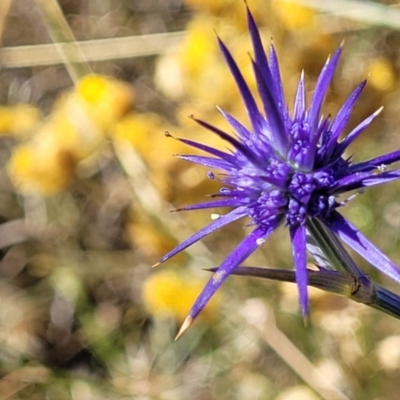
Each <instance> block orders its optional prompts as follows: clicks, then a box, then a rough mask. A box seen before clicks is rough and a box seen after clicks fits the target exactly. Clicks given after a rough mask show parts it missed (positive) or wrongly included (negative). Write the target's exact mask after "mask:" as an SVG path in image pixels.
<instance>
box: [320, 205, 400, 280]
mask: <svg viewBox="0 0 400 400" xmlns="http://www.w3.org/2000/svg"><path fill="white" fill-rule="evenodd" d="M325 223H326V224H327V225H328V227H329V228H330V229H331V230H332V231H333V232H334V233H336V235H338V237H339V238H340V239H341V240H343V242H345V243H346V244H347V245H348V246H349V247H351V248H352V249H353V250H354V251H355V252H357V253H358V254H359V255H360V256H361V257H363V258H364V259H365V260H367V261H368V262H369V263H370V264H371V265H372V266H373V267H375V268H376V269H378V270H379V271H381V272H383V273H384V274H386V275H387V276H389V277H390V278H392V279H394V280H395V281H397V282H400V269H399V267H398V266H397V265H396V264H395V263H394V262H393V261H391V260H390V259H389V258H388V257H387V256H386V255H385V254H383V253H382V252H381V251H380V250H379V249H378V248H377V247H376V246H375V245H373V244H372V243H371V242H370V241H369V240H368V239H367V238H366V237H365V236H364V235H363V234H362V233H361V232H360V231H359V230H358V229H357V228H356V227H355V226H353V225H352V224H351V223H350V222H349V221H347V220H346V219H345V218H343V217H342V216H341V215H340V214H339V213H338V212H336V211H334V212H333V213H332V214H331V216H330V217H329V219H327V220H326V221H325Z"/></svg>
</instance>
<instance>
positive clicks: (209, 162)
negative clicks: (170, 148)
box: [176, 154, 234, 171]
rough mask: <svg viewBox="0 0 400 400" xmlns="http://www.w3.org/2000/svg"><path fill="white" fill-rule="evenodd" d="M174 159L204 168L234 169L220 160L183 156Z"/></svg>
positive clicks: (179, 155)
mask: <svg viewBox="0 0 400 400" xmlns="http://www.w3.org/2000/svg"><path fill="white" fill-rule="evenodd" d="M176 157H178V158H181V159H182V160H186V161H190V162H193V163H196V164H200V165H204V166H206V167H210V168H216V169H222V170H224V171H231V170H232V169H234V167H233V166H232V164H231V163H228V162H226V161H224V160H220V159H219V158H213V157H206V156H192V155H184V154H178V155H177V156H176Z"/></svg>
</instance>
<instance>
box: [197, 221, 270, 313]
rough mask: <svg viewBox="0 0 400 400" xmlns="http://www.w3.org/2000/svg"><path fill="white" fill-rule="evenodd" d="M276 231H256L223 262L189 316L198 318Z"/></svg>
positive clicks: (258, 229) (259, 229)
mask: <svg viewBox="0 0 400 400" xmlns="http://www.w3.org/2000/svg"><path fill="white" fill-rule="evenodd" d="M274 229H275V226H274V227H271V228H270V229H269V230H268V232H265V231H264V230H263V229H261V228H257V229H255V230H254V231H253V232H251V233H250V234H249V235H248V236H247V237H246V238H245V239H244V240H243V241H242V242H241V243H240V244H239V245H238V246H237V247H236V249H235V250H233V251H232V253H231V254H229V256H228V257H227V258H226V259H225V261H223V263H222V264H221V265H220V266H219V268H218V269H217V270H216V271H215V272H214V274H213V276H212V278H211V279H210V280H209V281H208V282H207V284H206V286H205V287H204V289H203V290H202V291H201V293H200V295H199V296H198V297H197V299H196V301H195V303H194V304H193V306H192V308H191V310H190V312H189V316H190V317H192V318H196V317H197V315H198V314H199V313H200V312H201V311H202V310H203V308H204V307H205V306H206V304H207V303H208V302H209V300H210V299H211V297H212V296H213V294H214V293H215V292H216V291H217V289H218V288H219V287H220V286H221V285H222V283H223V282H224V281H225V279H226V278H227V277H228V276H229V275H230V273H231V272H232V271H233V270H234V269H235V268H236V267H237V266H238V265H239V264H240V263H241V262H242V261H244V260H245V259H246V258H247V257H249V256H250V254H252V253H253V252H254V251H255V250H256V249H257V248H258V247H259V246H260V244H262V243H263V242H264V241H265V240H266V239H267V238H268V236H269V235H270V234H271V232H272V231H273V230H274Z"/></svg>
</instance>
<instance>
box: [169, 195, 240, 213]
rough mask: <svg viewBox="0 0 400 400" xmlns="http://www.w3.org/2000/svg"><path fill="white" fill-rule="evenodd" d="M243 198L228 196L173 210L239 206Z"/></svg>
mask: <svg viewBox="0 0 400 400" xmlns="http://www.w3.org/2000/svg"><path fill="white" fill-rule="evenodd" d="M243 203H244V200H243V198H230V199H223V200H213V201H206V202H204V203H197V204H191V205H190V206H185V207H179V208H177V209H176V210H173V211H192V210H203V209H206V208H216V207H239V206H243V205H244V204H243Z"/></svg>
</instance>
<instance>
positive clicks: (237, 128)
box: [217, 106, 252, 141]
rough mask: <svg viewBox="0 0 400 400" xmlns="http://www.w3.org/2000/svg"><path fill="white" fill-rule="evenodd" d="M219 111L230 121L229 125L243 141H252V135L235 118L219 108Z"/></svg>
mask: <svg viewBox="0 0 400 400" xmlns="http://www.w3.org/2000/svg"><path fill="white" fill-rule="evenodd" d="M217 110H218V111H219V112H220V113H221V114H222V116H223V117H224V118H225V119H226V120H227V121H228V123H229V125H230V126H231V127H232V128H233V129H234V130H235V132H237V133H238V134H239V136H240V137H241V139H242V140H245V141H247V140H251V137H252V134H251V133H250V131H249V130H248V129H247V128H246V127H245V126H243V125H242V124H241V123H240V122H239V121H238V120H237V119H236V118H235V117H233V116H232V115H230V114H229V113H227V112H226V111H225V110H223V109H222V108H220V107H218V106H217Z"/></svg>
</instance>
